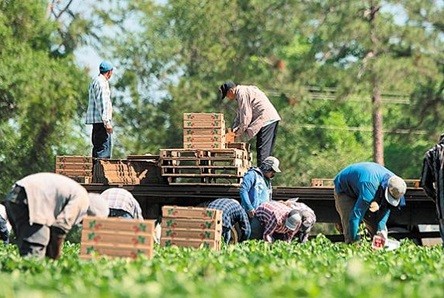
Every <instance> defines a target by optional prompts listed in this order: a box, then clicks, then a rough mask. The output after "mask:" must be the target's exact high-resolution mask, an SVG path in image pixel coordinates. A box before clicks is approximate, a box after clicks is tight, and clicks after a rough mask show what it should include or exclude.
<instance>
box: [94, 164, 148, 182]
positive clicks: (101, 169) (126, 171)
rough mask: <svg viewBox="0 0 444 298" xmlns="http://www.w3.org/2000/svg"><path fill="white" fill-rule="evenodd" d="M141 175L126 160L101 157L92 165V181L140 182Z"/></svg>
mask: <svg viewBox="0 0 444 298" xmlns="http://www.w3.org/2000/svg"><path fill="white" fill-rule="evenodd" d="M140 179H141V176H140V174H137V172H136V171H135V169H134V167H133V166H132V164H131V163H130V162H128V161H127V160H118V159H102V160H98V161H97V163H96V164H95V165H94V176H93V182H95V183H104V184H117V185H124V184H130V185H134V184H140Z"/></svg>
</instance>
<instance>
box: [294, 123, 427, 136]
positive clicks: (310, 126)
mask: <svg viewBox="0 0 444 298" xmlns="http://www.w3.org/2000/svg"><path fill="white" fill-rule="evenodd" d="M295 126H297V127H301V128H307V129H327V130H341V131H362V132H373V129H372V128H371V127H359V126H354V127H353V126H347V127H343V126H333V125H316V124H295ZM383 133H387V134H415V135H425V134H427V132H426V131H424V130H411V129H402V128H398V129H391V130H387V129H385V130H383Z"/></svg>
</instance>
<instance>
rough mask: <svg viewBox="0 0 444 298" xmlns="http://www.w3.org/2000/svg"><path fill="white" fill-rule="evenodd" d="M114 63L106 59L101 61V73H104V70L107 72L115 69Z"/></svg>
mask: <svg viewBox="0 0 444 298" xmlns="http://www.w3.org/2000/svg"><path fill="white" fill-rule="evenodd" d="M113 68H114V67H113V65H112V64H111V62H109V61H106V60H104V61H102V62H101V63H100V65H99V71H100V72H101V73H103V72H107V71H110V70H113Z"/></svg>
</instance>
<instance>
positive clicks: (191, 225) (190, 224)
mask: <svg viewBox="0 0 444 298" xmlns="http://www.w3.org/2000/svg"><path fill="white" fill-rule="evenodd" d="M161 227H162V234H161V238H160V244H161V245H162V246H171V245H176V246H181V247H195V248H201V247H205V248H211V249H215V250H219V249H220V247H221V238H222V236H221V235H222V211H220V210H216V209H209V208H199V207H179V206H164V207H163V208H162V224H161Z"/></svg>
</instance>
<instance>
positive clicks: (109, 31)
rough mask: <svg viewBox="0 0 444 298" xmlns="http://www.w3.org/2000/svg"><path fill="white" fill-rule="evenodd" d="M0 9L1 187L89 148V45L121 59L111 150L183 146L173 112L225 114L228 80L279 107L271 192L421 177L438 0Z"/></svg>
mask: <svg viewBox="0 0 444 298" xmlns="http://www.w3.org/2000/svg"><path fill="white" fill-rule="evenodd" d="M76 4H78V3H76V1H75V0H69V1H68V0H66V1H54V0H51V1H43V0H40V1H25V2H24V1H18V0H2V1H1V2H0V8H1V10H0V58H1V59H0V134H1V138H0V148H1V151H0V168H1V172H2V179H1V182H0V190H1V191H2V192H5V191H6V189H7V187H9V185H10V184H11V183H12V181H13V180H14V179H18V178H20V177H21V176H23V175H25V174H29V173H32V172H37V171H52V170H53V167H54V156H55V155H63V154H67V155H74V154H82V155H89V154H90V149H91V145H90V144H89V140H88V136H87V134H85V132H84V131H85V125H84V123H83V115H84V113H85V110H86V105H87V89H88V81H89V77H88V75H87V70H86V69H81V68H80V67H79V66H78V65H77V64H76V61H75V57H74V55H73V53H74V52H75V51H76V50H77V49H79V47H81V46H83V45H85V44H89V45H90V46H93V47H95V48H96V50H97V51H98V52H99V53H100V55H101V56H103V57H107V58H108V59H109V60H111V61H113V62H114V63H115V64H116V65H118V72H117V74H116V77H115V78H113V79H112V81H111V87H112V93H113V102H114V106H115V110H114V123H115V139H116V146H115V149H114V152H113V155H114V156H115V157H125V156H126V155H129V154H144V153H153V154H156V153H157V152H158V150H159V149H160V148H180V147H181V146H182V117H183V113H185V112H222V113H224V114H225V118H226V120H227V123H230V122H231V120H232V119H233V117H234V111H235V106H233V105H232V104H230V103H228V102H226V101H221V100H220V99H219V98H218V92H217V89H218V86H219V85H220V84H222V83H223V82H224V81H226V80H233V81H235V82H237V83H240V84H253V85H257V86H258V87H259V88H261V89H262V90H263V91H264V92H265V93H266V94H267V95H268V96H269V98H270V100H271V101H272V102H273V104H274V105H275V106H276V108H277V109H278V111H279V113H280V114H281V117H282V119H283V120H282V121H281V124H280V128H279V132H278V139H277V144H276V149H275V153H274V155H275V156H276V157H278V158H279V159H281V161H282V168H283V169H284V173H283V175H281V176H280V177H277V178H276V179H277V181H276V182H277V183H278V184H286V185H306V184H308V183H309V182H310V179H311V178H315V177H333V176H334V175H335V174H336V172H337V171H338V170H340V169H341V168H342V167H344V166H346V165H347V164H349V163H352V162H357V161H363V160H375V161H377V162H380V163H385V164H386V166H387V167H388V168H389V169H391V170H393V171H394V172H395V173H397V174H399V175H401V176H403V177H406V178H416V177H419V174H420V173H419V171H420V164H421V162H422V156H423V154H424V152H425V150H426V149H427V148H428V147H431V146H432V145H433V144H434V143H435V142H436V140H437V137H438V136H439V134H440V133H441V132H442V128H441V127H442V126H443V124H444V123H443V121H444V117H443V115H442V114H443V112H442V111H443V103H444V98H443V97H444V94H443V90H444V79H443V77H444V67H443V61H444V59H443V55H444V52H443V51H442V49H443V48H444V47H443V41H444V39H443V28H444V25H443V21H442V20H444V14H443V7H444V5H443V3H442V2H441V1H432V0H428V1H407V0H406V1H403V0H390V1H376V0H367V1H352V0H346V1H338V0H315V1H286V0H279V1H257V0H237V1H228V0H223V1H197V0H188V1H184V0H176V1H141V0H133V1H128V0H120V1H118V0H103V1H97V2H96V1H91V3H90V2H89V1H87V2H82V5H83V6H82V7H83V8H85V7H84V6H88V5H89V7H88V8H85V10H86V11H87V12H88V13H81V12H80V11H76V10H74V7H76V6H75V5H76Z"/></svg>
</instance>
